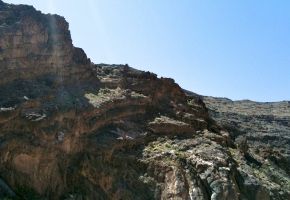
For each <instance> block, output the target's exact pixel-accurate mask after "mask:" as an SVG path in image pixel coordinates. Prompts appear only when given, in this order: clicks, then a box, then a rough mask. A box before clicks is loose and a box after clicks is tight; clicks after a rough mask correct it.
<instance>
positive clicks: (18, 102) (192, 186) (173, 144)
mask: <svg viewBox="0 0 290 200" xmlns="http://www.w3.org/2000/svg"><path fill="white" fill-rule="evenodd" d="M0 35H1V37H0V50H1V51H0V70H1V73H0V77H1V78H0V163H1V164H0V198H8V199H213V200H217V199H289V197H290V196H289V195H290V189H289V185H290V184H289V183H290V182H289V171H287V166H289V165H288V162H289V159H288V158H289V157H288V158H287V157H282V156H287V155H289V151H288V150H289V149H287V148H284V150H285V151H284V152H282V151H283V148H282V145H280V144H278V146H277V149H275V151H279V152H277V153H276V154H274V153H273V152H268V154H267V152H266V151H265V152H262V151H261V152H259V153H253V152H254V147H253V145H252V143H251V141H254V142H257V143H259V144H261V145H262V146H263V145H264V144H265V142H264V139H263V138H260V136H261V134H260V133H259V132H258V131H257V132H255V134H256V136H257V137H256V139H255V140H254V139H251V138H248V135H247V134H248V133H244V132H243V131H244V129H243V128H244V127H250V128H252V127H254V126H251V125H250V124H247V123H244V122H243V121H241V123H240V124H238V125H237V126H235V128H236V129H231V128H228V127H227V126H225V124H226V123H230V121H227V120H226V117H225V118H222V117H220V115H221V116H223V115H222V114H223V113H221V114H220V115H218V117H216V116H215V115H213V112H212V110H213V107H214V106H219V105H218V104H216V102H214V101H208V100H205V102H206V104H205V103H204V102H203V100H202V97H200V96H198V95H192V94H189V93H187V92H185V91H184V90H182V89H181V88H180V87H179V86H178V85H177V84H175V83H174V80H172V79H167V78H161V79H159V78H157V76H156V75H155V74H152V73H149V72H142V71H138V70H135V69H133V68H131V67H129V66H128V65H106V64H98V65H95V64H93V63H91V62H90V60H89V59H87V57H86V55H85V53H84V52H83V51H82V50H81V49H79V48H76V47H74V46H73V45H72V41H71V37H70V33H69V30H68V24H67V22H66V21H65V20H64V18H62V17H60V16H57V15H44V14H41V13H40V12H39V11H36V10H35V9H34V8H33V7H30V6H25V5H10V4H5V3H3V2H2V1H0ZM206 105H207V106H209V108H210V114H209V113H208V109H207V108H206ZM287 108H288V107H287ZM211 116H212V117H213V118H214V119H215V120H217V122H215V121H214V120H213V119H212V118H211ZM253 117H254V118H255V117H256V116H253ZM287 117H289V115H287V116H286V118H285V119H286V121H284V122H283V127H282V125H281V124H280V122H279V123H278V121H277V124H276V125H277V127H278V128H279V130H280V129H281V130H282V129H283V130H284V129H285V131H284V132H283V134H284V135H283V137H284V138H287V137H288V136H289V134H288V136H287V131H288V133H289V121H288V119H289V118H287ZM223 120H225V121H223ZM257 120H258V118H257ZM255 130H260V129H254V128H253V131H255ZM275 130H276V129H275ZM277 130H278V129H277ZM268 133H269V135H270V136H272V132H268ZM276 134H280V133H276ZM238 135H246V136H247V139H248V141H249V142H248V143H247V140H243V139H241V141H240V142H238V139H236V138H237V136H238ZM253 138H254V136H253ZM260 139H261V140H260ZM276 139H278V137H276ZM275 141H276V140H275ZM285 144H289V143H285ZM279 145H280V146H279ZM271 147H274V146H271ZM280 147H281V148H280ZM275 148H276V146H275ZM280 155H281V157H279V156H280ZM275 159H276V160H275ZM280 159H282V160H283V159H286V160H283V162H285V163H284V164H282V161H281V160H280ZM287 159H288V160H287ZM271 172H275V173H271Z"/></svg>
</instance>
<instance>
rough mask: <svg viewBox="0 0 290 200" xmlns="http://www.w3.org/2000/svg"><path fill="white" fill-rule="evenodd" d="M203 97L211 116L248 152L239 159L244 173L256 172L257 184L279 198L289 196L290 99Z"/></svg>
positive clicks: (254, 177)
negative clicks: (266, 100)
mask: <svg viewBox="0 0 290 200" xmlns="http://www.w3.org/2000/svg"><path fill="white" fill-rule="evenodd" d="M203 100H204V102H205V103H206V105H207V107H208V108H209V111H210V115H211V116H212V117H213V118H214V119H215V120H216V121H217V122H218V124H219V125H221V126H223V127H224V128H225V129H227V130H228V131H229V133H230V136H231V138H232V140H234V141H235V143H236V145H237V147H238V148H239V149H240V150H241V151H242V152H244V154H245V157H244V158H245V159H244V160H241V161H239V162H241V163H240V166H241V172H243V173H247V174H252V175H253V178H252V179H253V180H254V181H255V182H256V183H255V184H256V185H257V186H259V187H264V188H266V189H267V190H268V191H270V194H271V193H272V194H275V198H278V197H279V196H280V195H281V196H280V199H289V189H290V187H289V186H290V177H289V176H290V102H288V101H283V102H274V103H257V102H253V101H249V100H244V101H231V100H229V99H225V98H213V97H203ZM234 157H236V156H234ZM235 159H236V160H239V158H237V157H236V158H235ZM244 161H245V162H244ZM286 191H288V192H286ZM282 194H283V195H282ZM286 194H287V195H286Z"/></svg>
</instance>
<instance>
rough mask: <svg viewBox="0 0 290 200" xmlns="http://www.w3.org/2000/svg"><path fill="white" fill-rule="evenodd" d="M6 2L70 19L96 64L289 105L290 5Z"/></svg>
mask: <svg viewBox="0 0 290 200" xmlns="http://www.w3.org/2000/svg"><path fill="white" fill-rule="evenodd" d="M4 2H6V3H14V4H28V5H33V6H34V7H35V8H36V9H37V10H40V11H42V12H44V13H52V14H59V15H61V16H64V17H65V18H66V20H67V21H68V22H69V24H70V31H71V35H72V40H73V43H74V45H75V46H77V47H81V48H83V49H84V51H85V52H86V53H87V55H88V57H89V58H90V59H91V60H92V62H94V63H108V64H129V65H130V66H131V67H134V68H137V69H140V70H145V71H151V72H153V73H156V74H158V76H163V77H169V78H173V79H175V81H176V82H177V83H178V84H179V85H180V86H181V87H182V88H184V89H186V90H190V91H192V92H195V93H198V94H201V95H206V96H216V97H226V98H230V99H233V100H242V99H250V100H254V101H260V102H270V101H282V100H290V92H289V91H290V78H289V77H290V56H289V55H290V37H289V35H290V23H289V21H290V12H289V8H290V2H285V1H284V2H264V1H255V2H252V1H249V0H246V1H241V2H233V1H229V0H222V1H218V2H214V1H189V0H188V1H187V0H185V1H179V2H177V1H165V0H160V1H153V0H148V1H146V2H142V1H139V0H134V1H133V0H131V1H130V0H124V1H108V0H106V1H105V0H103V1H102V0H96V1H94V0H83V1H73V2H72V1H69V0H62V1H57V0H47V1H37V0H4ZM287 91H288V92H287Z"/></svg>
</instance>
